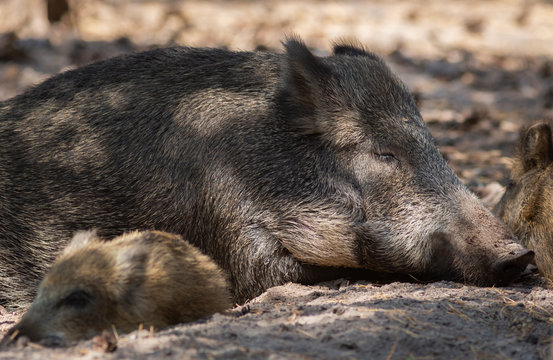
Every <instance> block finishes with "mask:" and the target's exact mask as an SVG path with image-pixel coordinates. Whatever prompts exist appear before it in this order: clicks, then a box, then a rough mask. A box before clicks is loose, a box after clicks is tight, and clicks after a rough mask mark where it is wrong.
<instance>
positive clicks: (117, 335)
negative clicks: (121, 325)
mask: <svg viewBox="0 0 553 360" xmlns="http://www.w3.org/2000/svg"><path fill="white" fill-rule="evenodd" d="M111 329H112V330H113V336H115V340H116V341H117V342H119V334H118V333H117V329H116V328H115V325H113V324H111Z"/></svg>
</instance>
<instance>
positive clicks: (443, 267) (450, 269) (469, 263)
mask: <svg viewBox="0 0 553 360" xmlns="http://www.w3.org/2000/svg"><path fill="white" fill-rule="evenodd" d="M432 240H433V244H432V245H433V246H432V257H431V261H430V267H429V269H427V271H426V272H424V273H423V274H421V275H420V276H421V278H422V279H424V280H431V279H441V280H452V281H459V282H464V283H469V284H473V285H477V286H506V285H509V284H510V283H511V282H513V281H514V280H516V279H517V278H519V277H520V275H521V274H522V272H523V271H524V270H525V269H526V267H527V266H528V264H530V263H531V262H532V261H533V259H534V252H533V251H531V250H528V249H524V248H522V247H520V248H519V249H520V250H519V251H518V252H516V253H515V252H514V251H513V252H511V253H509V254H508V255H506V256H502V257H500V258H499V259H497V258H496V259H495V260H494V259H493V254H492V251H491V250H490V251H489V252H488V251H487V250H486V249H481V250H480V251H470V252H466V251H461V249H459V248H455V246H454V245H453V244H454V242H452V241H450V237H449V236H447V235H446V234H444V233H434V234H433V236H432Z"/></svg>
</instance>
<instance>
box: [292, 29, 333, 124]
mask: <svg viewBox="0 0 553 360" xmlns="http://www.w3.org/2000/svg"><path fill="white" fill-rule="evenodd" d="M284 47H285V49H286V63H285V64H284V70H283V75H282V77H283V90H284V92H285V93H287V94H288V96H289V97H290V100H291V102H292V103H293V104H295V105H296V106H298V109H299V110H300V112H301V113H302V114H304V115H310V114H313V113H314V111H315V109H316V108H317V106H318V105H319V102H320V99H321V98H322V97H323V94H324V93H325V88H326V87H327V84H328V81H329V79H330V77H331V75H332V74H331V71H330V69H329V68H328V67H327V66H325V65H324V64H323V63H322V61H321V59H320V58H318V57H316V56H315V55H313V54H312V53H311V51H309V49H308V48H307V46H306V45H305V44H304V43H303V41H302V40H301V39H300V38H299V37H295V36H293V37H289V38H287V40H286V41H285V42H284ZM298 125H301V126H302V127H303V130H304V131H305V132H308V133H309V132H311V133H315V132H317V129H316V126H315V124H309V123H304V124H298Z"/></svg>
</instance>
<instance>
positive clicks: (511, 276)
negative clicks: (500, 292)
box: [492, 249, 534, 286]
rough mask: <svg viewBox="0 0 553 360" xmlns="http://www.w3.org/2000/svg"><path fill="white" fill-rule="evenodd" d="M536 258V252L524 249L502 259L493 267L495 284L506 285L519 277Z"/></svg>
mask: <svg viewBox="0 0 553 360" xmlns="http://www.w3.org/2000/svg"><path fill="white" fill-rule="evenodd" d="M533 259H534V252H533V251H531V250H527V249H524V250H522V251H521V252H519V253H518V254H516V255H513V256H510V257H508V258H506V259H503V260H500V261H499V262H497V263H496V264H495V265H494V266H493V267H492V272H493V275H494V278H495V285H498V286H505V285H508V284H509V283H510V282H511V281H513V280H515V279H516V278H518V277H519V275H520V274H521V273H522V272H523V271H524V269H526V266H528V264H529V263H530V262H531V261H532V260H533Z"/></svg>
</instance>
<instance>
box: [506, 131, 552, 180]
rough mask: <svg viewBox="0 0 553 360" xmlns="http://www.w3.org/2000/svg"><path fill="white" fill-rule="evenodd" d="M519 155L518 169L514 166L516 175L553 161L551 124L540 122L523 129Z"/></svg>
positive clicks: (543, 166) (542, 166)
mask: <svg viewBox="0 0 553 360" xmlns="http://www.w3.org/2000/svg"><path fill="white" fill-rule="evenodd" d="M518 156H519V161H518V164H517V165H518V169H516V167H517V166H515V167H514V168H513V172H516V173H517V174H516V175H522V174H523V173H524V172H526V171H529V170H532V169H535V168H540V169H541V168H545V167H546V166H547V165H549V164H550V163H551V162H552V161H553V143H552V139H551V126H550V125H549V124H547V123H539V124H535V125H532V126H531V127H530V128H528V129H525V130H523V131H522V132H521V134H520V142H519V147H518Z"/></svg>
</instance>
